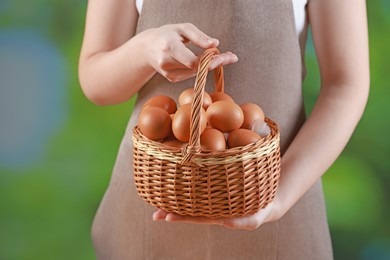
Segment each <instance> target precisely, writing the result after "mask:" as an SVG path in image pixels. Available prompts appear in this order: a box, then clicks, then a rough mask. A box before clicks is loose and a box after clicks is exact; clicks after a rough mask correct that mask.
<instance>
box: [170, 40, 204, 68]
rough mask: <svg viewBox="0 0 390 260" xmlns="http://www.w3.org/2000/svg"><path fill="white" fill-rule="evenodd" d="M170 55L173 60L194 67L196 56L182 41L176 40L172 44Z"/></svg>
mask: <svg viewBox="0 0 390 260" xmlns="http://www.w3.org/2000/svg"><path fill="white" fill-rule="evenodd" d="M171 55H172V57H173V58H174V59H175V60H177V61H178V62H179V63H181V64H183V65H185V66H186V67H187V68H189V69H192V68H194V67H195V66H196V64H197V60H198V57H197V56H196V55H195V54H194V53H193V52H192V51H191V50H190V49H188V48H187V47H186V46H185V45H184V44H183V43H182V42H177V43H176V44H175V45H173V46H172V48H171Z"/></svg>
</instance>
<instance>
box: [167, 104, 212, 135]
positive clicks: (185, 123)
mask: <svg viewBox="0 0 390 260" xmlns="http://www.w3.org/2000/svg"><path fill="white" fill-rule="evenodd" d="M201 111H202V112H201V116H200V134H202V133H203V131H204V130H205V128H206V125H207V117H206V111H205V110H204V109H203V108H202V109H201ZM190 122H191V104H185V105H183V106H181V107H179V109H178V110H177V111H176V113H175V116H174V117H173V121H172V131H173V134H174V136H175V137H176V138H177V139H178V140H179V141H182V142H188V140H190Z"/></svg>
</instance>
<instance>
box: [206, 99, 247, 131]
mask: <svg viewBox="0 0 390 260" xmlns="http://www.w3.org/2000/svg"><path fill="white" fill-rule="evenodd" d="M206 113H207V121H208V122H209V124H210V125H211V126H212V127H213V128H216V129H218V130H220V131H221V132H223V133H229V132H231V131H233V130H235V129H238V128H240V126H241V125H242V123H243V122H244V113H243V112H242V110H241V108H240V106H239V105H237V104H236V103H233V102H230V101H226V100H222V101H217V102H215V103H212V104H211V105H210V106H209V108H208V109H207V112H206Z"/></svg>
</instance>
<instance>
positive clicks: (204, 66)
mask: <svg viewBox="0 0 390 260" xmlns="http://www.w3.org/2000/svg"><path fill="white" fill-rule="evenodd" d="M217 54H219V50H218V49H217V48H210V49H207V50H206V51H204V53H203V54H202V56H201V57H200V62H199V65H198V71H197V74H196V79H195V86H194V96H193V99H192V110H191V122H190V140H189V143H188V144H187V145H186V147H184V149H183V150H182V153H183V159H182V161H181V164H188V163H189V162H191V161H192V158H193V157H194V155H196V154H199V153H200V115H201V109H202V105H203V96H204V92H205V86H206V79H207V74H208V71H209V65H210V61H211V59H212V58H213V57H214V56H215V55H217ZM214 86H215V91H218V92H224V90H225V89H224V87H225V84H224V75H223V67H222V66H219V67H217V68H216V69H215V70H214Z"/></svg>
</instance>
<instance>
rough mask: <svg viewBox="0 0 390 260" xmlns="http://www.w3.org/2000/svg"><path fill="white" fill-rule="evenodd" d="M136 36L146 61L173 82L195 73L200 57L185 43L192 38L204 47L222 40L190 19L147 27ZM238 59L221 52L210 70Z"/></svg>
mask: <svg viewBox="0 0 390 260" xmlns="http://www.w3.org/2000/svg"><path fill="white" fill-rule="evenodd" d="M134 38H135V39H136V38H137V39H138V41H139V43H140V44H141V45H140V46H143V47H142V48H140V51H142V52H143V56H144V57H145V58H146V62H147V63H148V64H149V65H151V66H152V67H153V68H154V69H155V70H156V71H157V72H158V73H160V74H161V75H163V76H164V77H165V78H167V79H168V80H169V81H170V82H179V81H183V80H186V79H188V78H192V77H194V76H195V74H196V70H197V66H198V63H199V57H197V56H196V55H195V54H194V53H193V52H192V51H191V50H190V49H188V48H187V47H186V44H188V43H190V42H191V43H193V44H194V45H196V46H198V47H200V48H203V49H208V48H212V47H217V46H218V44H219V41H218V40H217V39H214V38H211V37H210V36H208V35H206V34H205V33H203V32H202V31H200V30H199V29H198V28H197V27H196V26H195V25H193V24H191V23H182V24H168V25H163V26H161V27H159V28H152V29H148V30H145V31H143V32H142V33H140V34H138V35H137V36H135V37H134ZM237 61H238V58H237V56H236V55H235V54H233V53H231V52H225V53H221V54H219V55H216V56H215V57H214V58H213V59H212V60H211V64H210V68H209V70H213V69H215V68H216V67H218V66H221V65H227V64H231V63H235V62H237Z"/></svg>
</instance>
